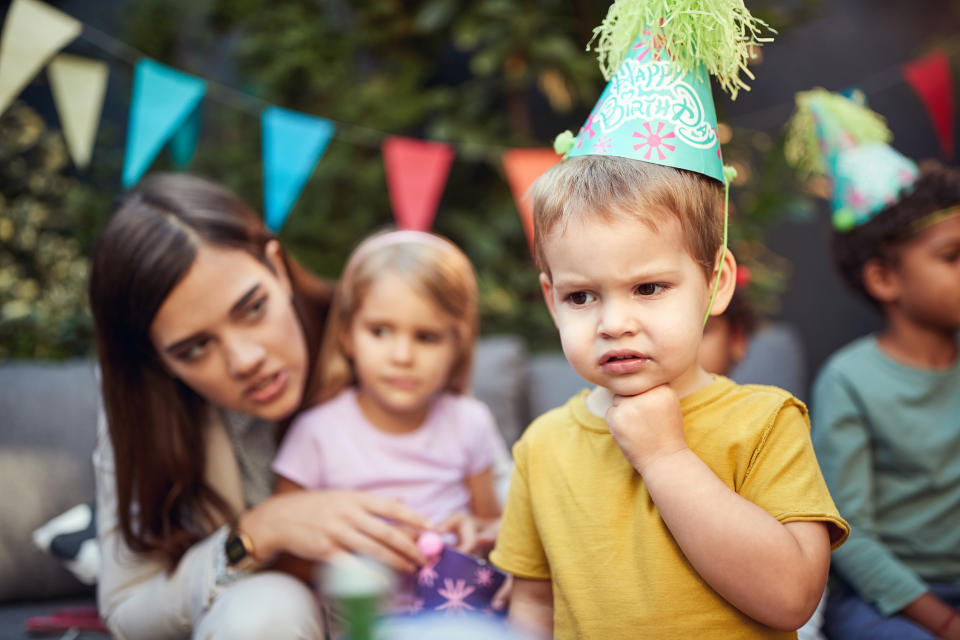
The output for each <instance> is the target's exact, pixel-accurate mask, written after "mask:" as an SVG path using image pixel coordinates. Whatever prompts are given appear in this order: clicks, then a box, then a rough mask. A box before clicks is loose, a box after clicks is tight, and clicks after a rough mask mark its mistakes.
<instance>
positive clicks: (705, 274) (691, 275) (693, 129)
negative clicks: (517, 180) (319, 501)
mask: <svg viewBox="0 0 960 640" xmlns="http://www.w3.org/2000/svg"><path fill="white" fill-rule="evenodd" d="M641 4H643V3H641ZM660 4H661V5H662V3H660ZM731 4H732V3H731ZM615 8H616V7H615ZM611 11H613V10H611ZM641 11H642V7H641ZM637 15H638V13H637V12H634V13H632V17H633V18H635V22H636V23H638V24H641V25H643V24H646V25H650V24H661V25H662V27H661V28H660V29H658V30H655V31H656V33H650V30H649V29H645V30H644V31H646V33H641V34H640V36H639V37H638V38H637V40H636V41H632V40H631V39H630V38H619V40H620V41H623V42H626V43H627V44H630V43H631V42H633V44H635V45H636V46H632V47H630V49H629V51H630V54H629V57H628V58H627V59H626V60H625V61H624V62H623V64H622V66H621V67H620V71H619V72H618V73H617V75H616V76H615V77H614V78H613V79H612V80H611V82H610V84H609V85H608V86H607V89H606V90H605V91H604V94H603V95H601V97H600V101H599V102H598V105H597V107H596V108H595V109H594V112H593V114H591V116H590V118H589V119H588V122H587V124H586V125H584V127H583V128H582V129H581V131H580V133H579V135H578V136H577V138H576V139H575V140H573V147H572V148H571V150H570V151H569V153H568V154H567V159H566V160H565V161H564V162H562V163H560V164H559V165H557V166H555V167H554V168H552V169H550V170H549V171H548V172H547V173H546V174H544V176H543V177H541V178H540V179H539V180H538V181H537V183H536V184H535V185H534V187H533V208H534V222H535V253H536V259H537V264H538V267H539V268H540V270H541V274H540V282H541V285H542V289H543V294H544V299H545V301H546V303H547V307H548V308H549V310H550V313H551V315H552V316H553V319H554V322H555V324H556V326H557V328H558V330H559V332H560V339H561V343H562V346H563V351H564V354H565V355H566V357H567V359H568V360H569V361H570V363H571V365H572V366H573V368H574V369H575V370H576V371H577V373H579V374H580V376H582V377H583V378H584V379H586V380H587V381H589V382H591V383H593V384H595V385H597V386H596V388H595V389H593V390H592V391H590V392H586V391H584V392H581V393H580V394H578V395H577V396H575V397H573V398H572V399H571V400H569V401H568V402H567V404H566V405H564V406H563V407H560V408H558V409H555V410H553V411H551V412H548V413H547V414H545V415H543V416H541V417H540V418H538V419H537V420H536V421H535V422H534V423H533V424H532V425H531V426H530V427H529V428H528V429H527V431H526V432H525V433H524V435H523V437H522V438H521V440H520V441H519V442H518V443H517V444H516V446H515V448H514V458H515V465H516V466H515V470H514V475H513V479H512V481H511V486H510V495H509V497H508V499H507V504H506V508H505V511H504V516H503V521H502V526H501V529H500V535H499V537H498V540H497V544H496V548H495V549H494V551H493V554H492V555H491V560H492V561H493V562H494V563H495V564H496V565H498V566H499V567H500V568H502V569H504V570H506V571H509V572H510V573H512V574H514V576H515V584H514V589H513V593H512V597H511V603H510V613H509V615H510V619H511V620H512V621H513V622H514V623H515V624H517V625H518V626H519V627H522V628H524V629H526V630H528V631H530V632H533V633H538V634H542V635H544V636H550V635H552V636H553V637H556V638H590V639H593V638H602V639H604V640H609V639H616V638H639V637H661V638H696V637H698V635H699V636H700V637H711V638H713V637H723V638H787V637H796V634H795V633H794V632H793V631H792V630H794V629H796V628H797V627H799V626H800V625H802V624H803V623H804V622H805V621H806V620H807V618H808V617H809V616H810V614H811V613H812V612H813V610H814V608H815V606H816V604H817V602H818V600H819V599H820V596H821V594H822V592H823V588H824V584H825V582H826V576H827V570H828V566H829V554H830V547H831V544H833V545H838V544H839V543H840V542H841V541H842V539H843V538H844V537H845V536H846V533H847V530H848V529H847V525H846V523H845V522H844V521H843V520H842V519H841V518H840V516H839V514H838V513H837V511H836V509H835V508H834V506H833V502H832V501H831V499H830V495H829V493H828V492H827V489H826V485H825V483H824V481H823V478H822V476H821V474H820V470H819V467H818V466H817V462H816V458H815V456H814V453H813V447H812V445H811V443H810V437H809V423H808V420H807V414H806V410H805V408H804V406H803V405H802V404H801V403H800V402H799V401H797V400H796V399H794V398H793V397H792V396H791V395H790V394H789V393H787V392H785V391H782V390H780V389H776V388H773V387H762V386H754V385H751V386H738V385H736V384H734V383H733V382H731V381H730V380H728V379H726V378H723V377H713V376H711V375H710V374H708V373H706V372H705V371H704V370H703V368H701V366H700V365H699V364H698V361H697V355H698V347H699V345H700V340H701V337H702V333H703V325H704V319H705V317H706V316H707V315H708V314H709V315H718V314H720V313H723V311H724V309H725V308H726V305H727V304H728V302H729V300H730V297H731V295H732V293H733V289H734V286H735V278H736V263H735V261H734V258H733V256H732V255H731V254H730V253H729V252H728V251H725V248H724V246H723V236H724V218H725V212H724V202H723V193H722V190H721V184H722V180H723V172H722V165H721V163H720V157H719V147H718V143H717V142H716V139H715V137H712V134H713V133H714V132H715V124H716V123H715V116H713V104H712V100H711V98H710V97H709V94H708V89H707V88H706V87H709V84H708V83H707V82H706V79H705V76H701V77H699V81H698V80H697V78H692V77H691V76H692V73H686V74H684V73H681V72H679V71H677V66H678V65H679V63H677V61H676V60H675V58H677V57H678V56H679V55H680V54H681V52H683V51H689V50H690V49H695V50H697V51H698V52H700V53H702V52H703V51H704V47H703V46H690V45H693V44H696V43H699V42H703V40H702V39H701V38H700V37H698V36H701V35H703V34H702V33H700V34H698V32H697V28H698V25H697V24H691V21H692V22H696V21H697V20H698V18H693V19H692V20H691V19H690V17H689V15H688V16H687V23H686V24H679V22H680V21H681V20H682V19H683V18H682V17H680V16H667V17H665V19H664V20H663V22H662V23H661V22H658V20H657V18H656V17H655V16H650V17H648V18H646V19H644V18H643V17H642V14H641V17H639V18H637ZM615 22H619V23H620V24H623V23H624V21H622V20H620V21H615ZM707 26H708V27H709V28H710V29H714V28H716V25H715V24H712V23H711V24H709V25H707ZM669 29H677V31H676V32H671V31H669ZM729 32H730V31H726V32H725V33H729ZM734 32H735V31H734ZM621 35H622V34H621ZM678 39H679V40H678ZM610 40H617V38H605V37H604V35H603V34H601V36H600V41H601V42H604V41H610ZM678 43H679V44H678ZM683 43H688V44H687V45H684V44H683ZM665 50H666V51H669V52H670V56H666V55H661V54H662V53H663V52H664V51H665ZM668 58H670V59H668ZM675 63H677V64H676V65H675ZM664 86H669V88H670V90H671V91H670V92H667V93H665V92H664V91H663V88H664ZM691 96H692V97H691ZM671 99H676V100H678V102H675V103H671ZM692 104H695V106H696V109H690V108H685V107H690V106H691V105H692ZM694 111H695V112H696V113H697V114H699V115H700V116H703V115H704V114H706V113H707V112H708V111H709V117H710V118H712V122H710V121H708V122H707V123H706V126H703V125H704V123H703V122H700V123H692V122H691V121H690V118H689V116H690V115H691V114H692V113H693V112H694ZM626 114H633V115H634V116H636V118H635V119H634V120H632V121H631V120H630V119H629V118H627V117H626ZM621 125H628V126H621ZM692 125H698V126H692ZM696 133H700V134H703V136H704V138H697V136H696V135H695V134H696ZM594 136H596V138H594ZM638 138H639V139H640V142H639V143H638ZM591 140H595V141H594V142H593V143H591ZM578 143H579V144H578ZM591 151H593V153H591ZM690 169H693V170H690ZM714 296H715V299H713V298H714ZM711 303H712V306H711Z"/></svg>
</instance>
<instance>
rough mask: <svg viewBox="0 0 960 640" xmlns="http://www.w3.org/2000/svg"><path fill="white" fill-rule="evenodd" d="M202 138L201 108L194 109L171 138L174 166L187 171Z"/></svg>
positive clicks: (171, 155)
mask: <svg viewBox="0 0 960 640" xmlns="http://www.w3.org/2000/svg"><path fill="white" fill-rule="evenodd" d="M199 136H200V106H199V105H198V106H197V108H196V109H194V110H193V111H192V112H191V113H190V115H189V116H187V119H186V120H184V122H183V124H182V125H181V126H180V128H179V129H177V131H176V133H174V134H173V137H172V138H170V159H171V160H173V166H175V167H177V168H178V169H185V168H186V167H188V166H189V165H190V162H191V161H192V160H193V154H194V153H195V152H196V151H197V138H198V137H199Z"/></svg>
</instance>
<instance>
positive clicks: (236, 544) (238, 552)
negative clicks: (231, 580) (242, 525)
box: [224, 536, 247, 564]
mask: <svg viewBox="0 0 960 640" xmlns="http://www.w3.org/2000/svg"><path fill="white" fill-rule="evenodd" d="M224 550H225V551H226V553H227V561H228V562H229V563H230V564H237V563H238V562H240V561H241V560H243V559H244V558H246V557H247V548H246V547H244V546H243V540H241V539H240V536H233V537H232V538H230V539H229V540H227V544H226V547H225V548H224Z"/></svg>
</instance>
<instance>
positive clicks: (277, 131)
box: [260, 107, 334, 233]
mask: <svg viewBox="0 0 960 640" xmlns="http://www.w3.org/2000/svg"><path fill="white" fill-rule="evenodd" d="M260 126H261V129H262V131H261V134H260V135H261V136H263V204H264V213H265V217H266V224H267V228H268V229H270V230H271V231H273V232H274V233H276V232H278V231H280V228H281V227H283V223H284V222H286V220H287V215H288V214H289V213H290V209H291V207H293V203H294V202H296V201H297V197H298V196H299V195H300V191H301V190H302V189H303V185H305V184H306V182H307V178H309V177H310V174H311V173H312V172H313V167H314V165H316V164H317V161H319V160H320V157H321V156H322V155H323V152H324V151H326V149H327V143H329V142H330V138H331V137H333V129H334V127H333V123H332V122H330V121H329V120H324V119H323V118H316V117H314V116H308V115H305V114H302V113H297V112H296V111H289V110H287V109H281V108H280V107H268V108H267V109H264V110H263V113H262V114H261V116H260Z"/></svg>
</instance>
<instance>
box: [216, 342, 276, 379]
mask: <svg viewBox="0 0 960 640" xmlns="http://www.w3.org/2000/svg"><path fill="white" fill-rule="evenodd" d="M225 351H226V359H227V371H228V372H229V374H230V375H232V376H236V377H238V378H246V377H248V376H250V375H253V374H254V373H256V372H257V371H258V370H259V369H260V366H261V365H262V364H263V361H264V359H265V358H266V355H267V350H266V349H264V348H263V345H261V344H260V343H259V342H256V341H253V340H245V339H243V338H241V337H235V338H232V339H230V340H228V341H227V342H226V345H225Z"/></svg>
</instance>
